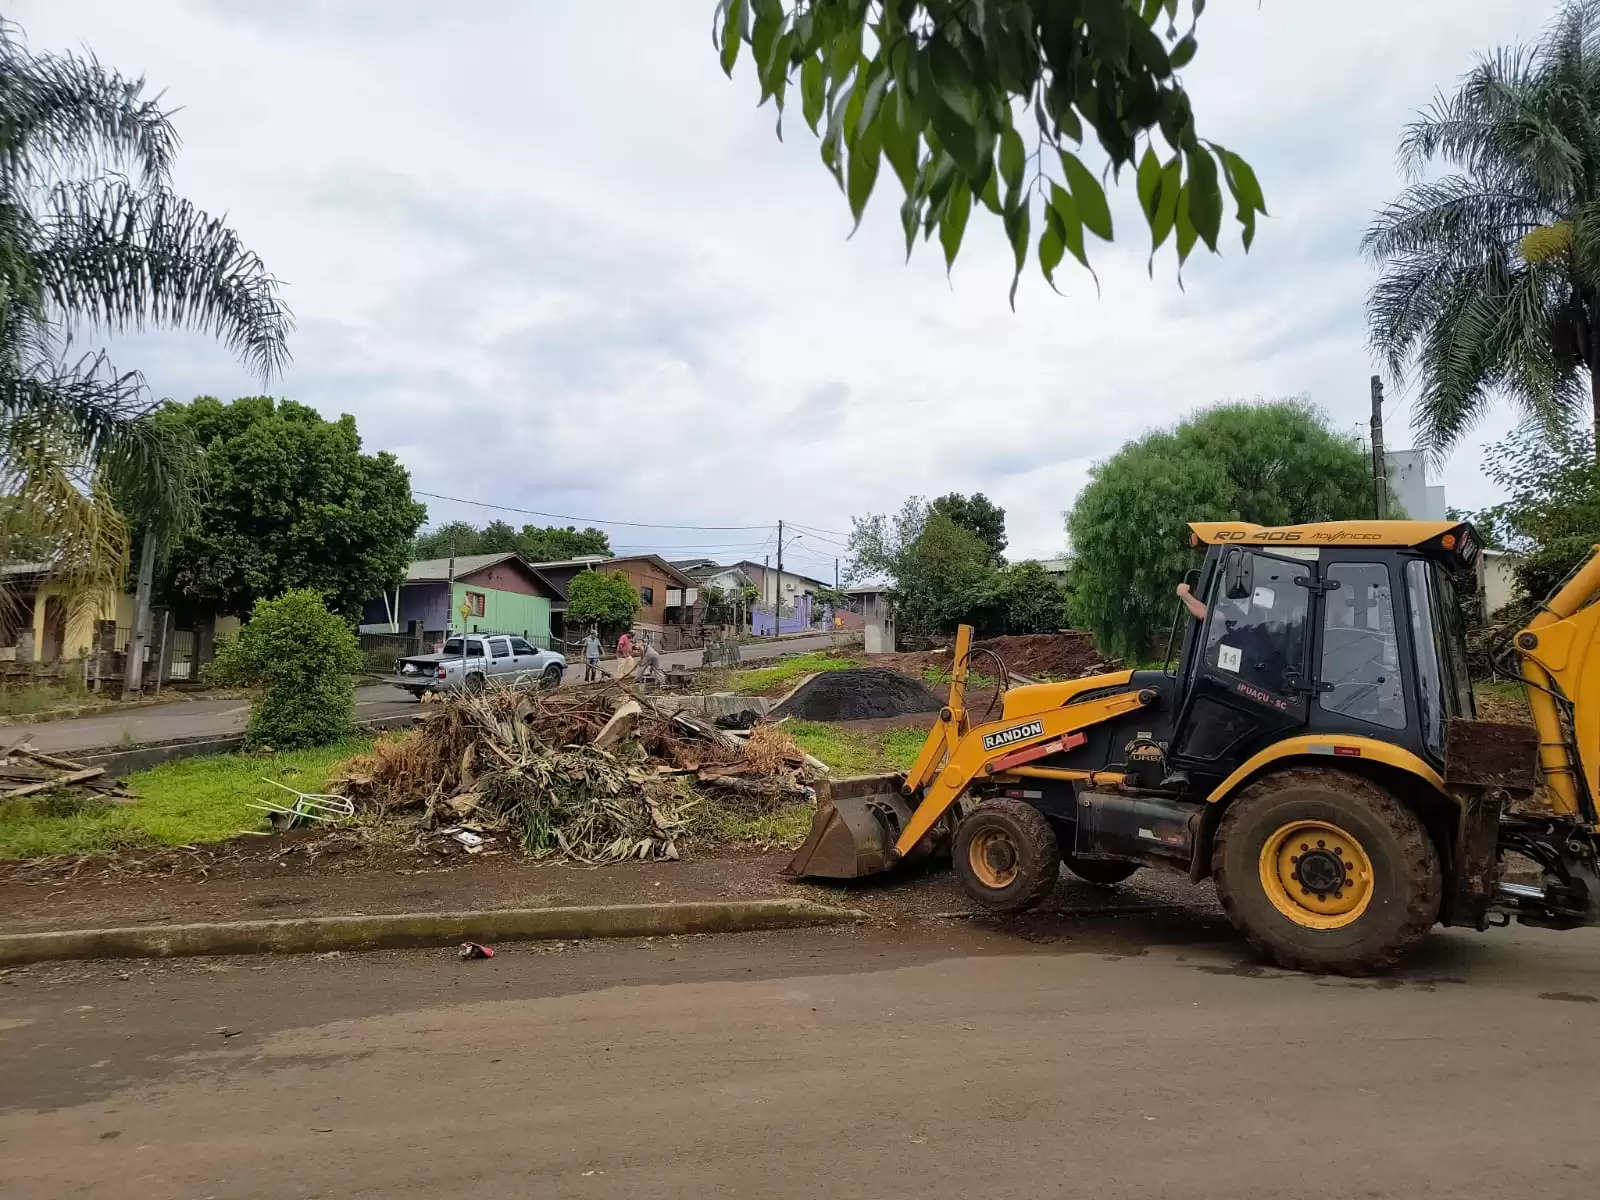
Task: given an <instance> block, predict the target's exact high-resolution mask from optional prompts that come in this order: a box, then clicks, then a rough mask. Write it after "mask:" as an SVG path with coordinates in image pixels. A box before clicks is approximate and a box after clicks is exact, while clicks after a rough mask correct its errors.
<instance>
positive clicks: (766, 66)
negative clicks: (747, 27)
mask: <svg viewBox="0 0 1600 1200" xmlns="http://www.w3.org/2000/svg"><path fill="white" fill-rule="evenodd" d="M754 7H755V15H756V19H755V24H754V26H753V27H752V29H751V33H750V50H751V53H752V55H753V56H754V58H755V63H756V74H757V75H759V76H760V77H761V102H762V103H763V104H764V103H766V100H767V97H768V96H770V95H772V92H773V88H772V84H771V68H772V48H773V45H774V44H775V43H776V42H777V40H778V31H779V30H780V29H782V28H783V5H782V4H780V3H778V0H754Z"/></svg>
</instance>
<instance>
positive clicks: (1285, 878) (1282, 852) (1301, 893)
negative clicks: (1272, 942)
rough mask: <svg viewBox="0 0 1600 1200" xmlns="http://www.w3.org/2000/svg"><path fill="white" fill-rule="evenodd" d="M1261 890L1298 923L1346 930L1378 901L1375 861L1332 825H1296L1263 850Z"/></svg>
mask: <svg viewBox="0 0 1600 1200" xmlns="http://www.w3.org/2000/svg"><path fill="white" fill-rule="evenodd" d="M1260 869H1261V887H1262V890H1263V891H1265V892H1266V893H1267V899H1268V900H1270V901H1272V907H1274V908H1276V909H1277V910H1278V911H1279V912H1280V913H1282V914H1283V915H1284V916H1286V917H1288V918H1289V920H1291V921H1293V922H1294V923H1295V924H1296V925H1303V926H1305V927H1306V928H1307V929H1343V928H1344V927H1345V926H1346V925H1350V924H1353V923H1354V922H1356V921H1358V920H1360V919H1361V914H1362V913H1364V912H1366V911H1367V905H1369V904H1371V903H1372V860H1371V859H1370V858H1368V857H1367V852H1366V850H1365V849H1364V848H1363V847H1362V845H1361V843H1360V842H1359V841H1357V840H1356V839H1355V838H1354V837H1352V836H1351V835H1350V833H1349V832H1348V831H1346V830H1344V829H1341V828H1339V826H1337V825H1334V824H1333V823H1331V822H1329V821H1290V822H1289V823H1288V824H1286V825H1280V826H1279V827H1278V828H1277V829H1276V830H1275V831H1274V832H1273V834H1272V836H1270V837H1269V838H1267V840H1266V841H1265V842H1264V843H1263V844H1262V846H1261V862H1260Z"/></svg>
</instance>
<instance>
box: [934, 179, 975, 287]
mask: <svg viewBox="0 0 1600 1200" xmlns="http://www.w3.org/2000/svg"><path fill="white" fill-rule="evenodd" d="M971 212H972V189H971V188H969V187H968V186H967V183H966V180H961V181H959V182H958V183H957V184H956V186H955V187H954V188H953V189H952V190H951V192H950V203H949V204H947V205H946V206H945V210H944V217H943V219H941V220H940V222H939V245H940V246H942V247H944V271H945V274H946V275H949V274H950V268H951V267H952V266H954V265H955V261H956V255H957V254H958V253H960V251H961V237H962V235H963V234H964V233H965V232H966V230H967V217H968V215H969V214H970V213H971Z"/></svg>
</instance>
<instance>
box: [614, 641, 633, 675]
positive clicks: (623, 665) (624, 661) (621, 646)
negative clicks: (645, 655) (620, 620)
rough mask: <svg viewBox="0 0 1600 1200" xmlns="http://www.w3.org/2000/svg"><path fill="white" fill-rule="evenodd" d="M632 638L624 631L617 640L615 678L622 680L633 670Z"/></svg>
mask: <svg viewBox="0 0 1600 1200" xmlns="http://www.w3.org/2000/svg"><path fill="white" fill-rule="evenodd" d="M632 658H633V637H632V635H631V634H629V633H628V631H627V630H626V629H624V630H623V631H622V636H621V637H619V638H618V639H617V678H618V679H622V678H623V677H624V676H626V675H627V673H628V672H629V671H630V670H631V669H632V668H633V663H632V661H631V660H632Z"/></svg>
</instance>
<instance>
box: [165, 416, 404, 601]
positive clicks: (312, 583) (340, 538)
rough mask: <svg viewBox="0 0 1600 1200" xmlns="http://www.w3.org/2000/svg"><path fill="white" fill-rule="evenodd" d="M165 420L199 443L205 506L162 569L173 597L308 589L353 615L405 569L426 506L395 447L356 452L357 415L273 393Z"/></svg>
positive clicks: (238, 597) (252, 595)
mask: <svg viewBox="0 0 1600 1200" xmlns="http://www.w3.org/2000/svg"><path fill="white" fill-rule="evenodd" d="M160 420H162V421H163V422H168V423H171V424H174V425H177V426H179V427H180V428H182V429H183V430H184V431H185V432H186V433H187V434H188V435H189V436H190V437H191V438H192V439H193V440H194V442H195V444H196V445H198V446H199V447H200V450H201V456H200V467H199V477H200V483H201V493H200V494H201V496H202V500H201V503H200V515H199V518H198V519H197V520H196V521H195V522H194V524H193V525H192V526H191V527H190V528H189V529H188V530H187V531H185V532H184V533H183V534H182V535H181V536H180V537H179V538H178V540H177V542H176V544H175V545H174V547H173V550H172V554H171V556H170V559H169V562H168V565H167V569H166V571H165V572H164V575H163V578H162V580H161V584H162V587H163V590H164V591H165V592H166V594H167V595H168V596H169V598H171V599H173V600H175V601H179V602H189V603H192V604H196V605H203V606H207V607H213V608H216V609H218V610H220V611H222V612H230V613H239V614H243V613H246V612H249V611H250V610H251V607H252V606H253V605H254V604H255V603H256V601H257V600H260V599H261V598H263V597H267V596H274V595H277V594H279V593H281V592H283V591H284V590H286V589H293V588H311V589H313V590H314V591H316V592H317V593H318V594H319V595H321V596H324V597H326V598H327V599H328V603H329V604H330V605H331V606H332V608H333V609H334V610H335V611H336V612H339V613H342V614H344V615H345V616H349V617H358V616H359V615H360V612H361V609H362V606H363V605H364V604H365V603H366V602H367V601H368V600H371V599H373V598H374V597H377V596H379V595H381V594H382V593H383V591H384V590H385V589H386V588H392V587H394V586H395V584H396V583H398V582H399V581H400V580H401V579H404V578H405V572H406V564H407V562H408V561H409V560H410V556H411V541H412V538H413V536H414V535H415V533H416V530H417V526H418V525H420V524H421V523H422V520H423V517H424V516H425V515H426V509H424V508H423V507H422V505H420V504H418V503H416V502H415V501H414V500H412V498H411V480H410V476H409V475H408V474H407V472H406V469H405V468H404V467H403V466H401V465H400V462H399V461H398V460H397V459H396V458H395V457H394V456H393V455H392V454H389V453H387V452H382V453H379V454H363V453H362V452H361V438H360V436H359V435H358V434H357V432H356V423H355V418H354V417H351V416H348V415H346V416H343V417H340V418H339V419H338V420H337V421H328V420H324V419H323V417H322V416H321V414H319V413H318V412H316V410H314V409H311V408H307V407H305V406H304V405H301V404H296V403H295V402H294V401H292V400H283V401H278V402H274V401H273V400H272V398H271V397H269V396H252V397H247V398H245V399H242V400H235V401H234V402H233V403H231V404H224V403H223V402H222V401H220V400H217V399H215V398H213V397H210V396H202V397H200V398H199V399H197V400H195V401H194V402H193V403H192V404H187V405H172V406H169V407H168V408H166V409H164V410H163V411H162V412H161V414H160Z"/></svg>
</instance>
